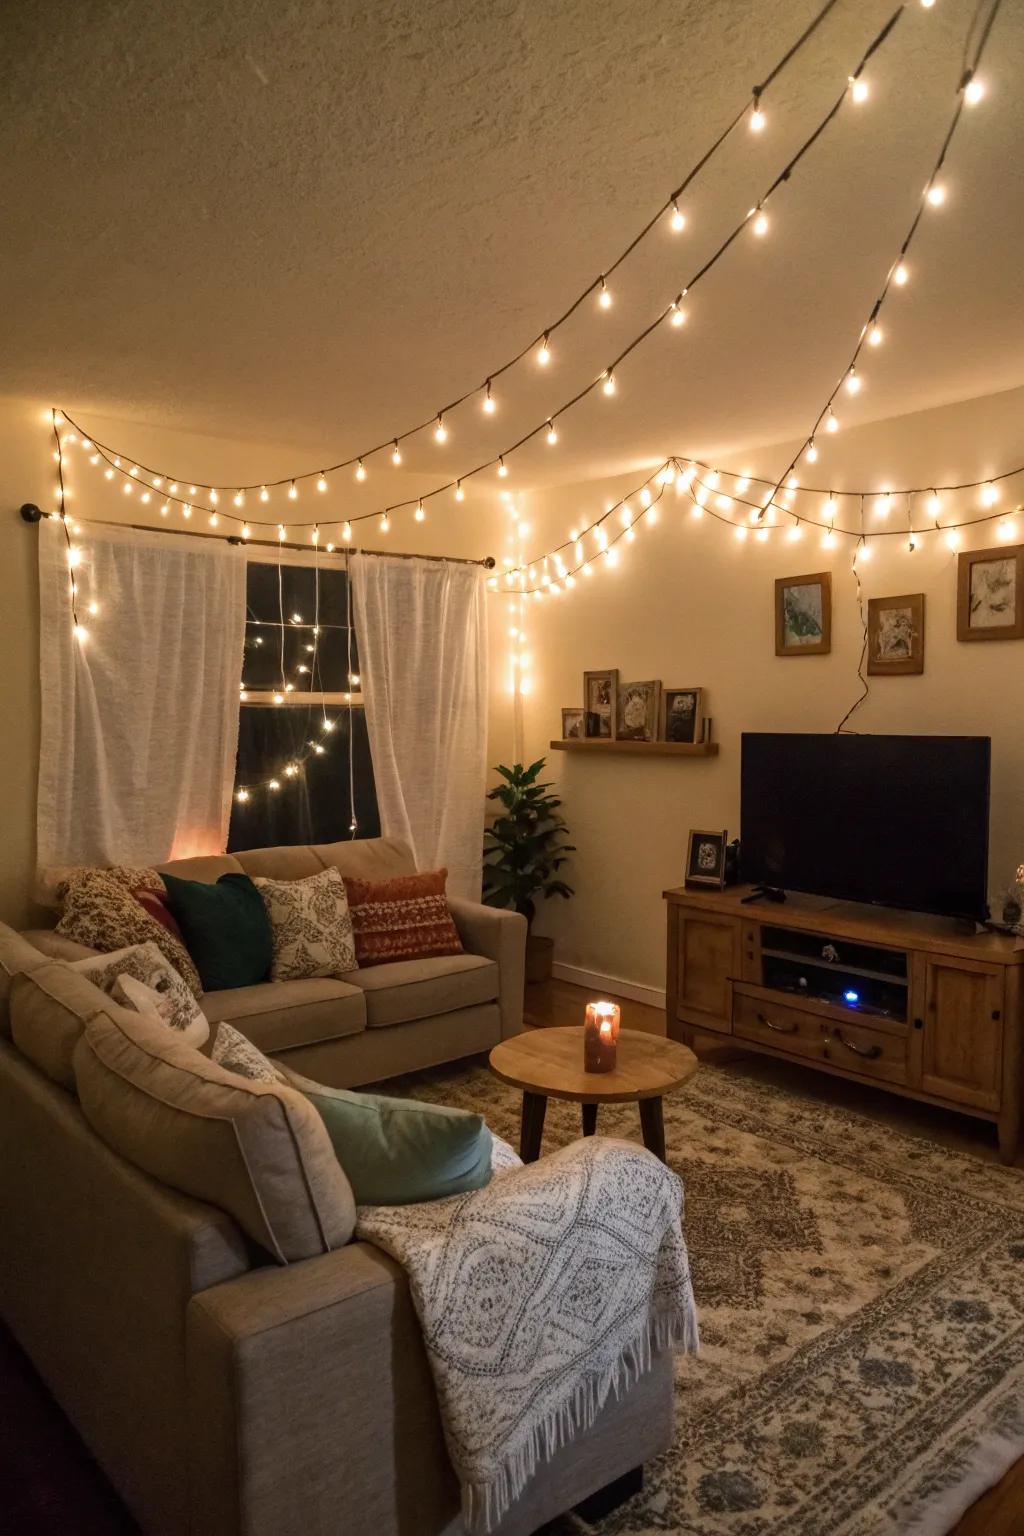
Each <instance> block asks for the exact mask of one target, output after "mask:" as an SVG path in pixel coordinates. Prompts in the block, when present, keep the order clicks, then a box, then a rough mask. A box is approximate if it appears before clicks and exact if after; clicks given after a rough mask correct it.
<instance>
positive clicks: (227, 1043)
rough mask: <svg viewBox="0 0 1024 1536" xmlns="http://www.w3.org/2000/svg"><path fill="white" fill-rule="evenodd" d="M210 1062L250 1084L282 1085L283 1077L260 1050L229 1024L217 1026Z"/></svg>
mask: <svg viewBox="0 0 1024 1536" xmlns="http://www.w3.org/2000/svg"><path fill="white" fill-rule="evenodd" d="M210 1060H211V1061H215V1062H216V1063H217V1065H218V1067H223V1068H224V1070H225V1072H237V1073H238V1076H239V1077H247V1078H248V1079H249V1081H250V1082H251V1083H283V1082H284V1080H285V1079H284V1077H283V1076H282V1074H281V1073H280V1072H279V1071H278V1070H277V1068H276V1067H275V1066H274V1063H273V1062H272V1061H269V1060H268V1059H267V1057H266V1056H264V1054H263V1052H262V1051H261V1050H258V1049H257V1047H256V1046H255V1045H253V1043H252V1041H251V1040H247V1039H246V1037H245V1036H244V1035H241V1034H239V1032H238V1030H237V1029H233V1028H232V1026H231V1025H230V1024H218V1026H217V1035H216V1038H215V1040H214V1042H213V1050H212V1051H211V1052H210Z"/></svg>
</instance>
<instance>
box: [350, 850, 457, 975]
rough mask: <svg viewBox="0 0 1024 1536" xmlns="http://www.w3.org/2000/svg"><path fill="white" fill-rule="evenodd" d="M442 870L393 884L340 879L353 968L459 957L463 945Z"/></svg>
mask: <svg viewBox="0 0 1024 1536" xmlns="http://www.w3.org/2000/svg"><path fill="white" fill-rule="evenodd" d="M447 879H448V871H447V870H446V869H435V870H431V871H430V872H429V873H427V874H420V875H396V876H395V877H394V879H392V880H349V879H347V878H346V880H345V890H346V892H347V893H348V908H349V912H350V913H351V915H352V931H353V933H354V935H355V941H356V964H357V965H359V966H366V965H386V964H387V963H388V961H390V960H425V959H426V958H427V957H428V956H430V955H461V954H462V940H461V939H460V938H459V933H458V929H457V928H456V926H455V922H454V920H453V918H452V914H451V912H450V911H449V910H448V902H447V899H446V897H445V894H444V888H445V881H446V880H447Z"/></svg>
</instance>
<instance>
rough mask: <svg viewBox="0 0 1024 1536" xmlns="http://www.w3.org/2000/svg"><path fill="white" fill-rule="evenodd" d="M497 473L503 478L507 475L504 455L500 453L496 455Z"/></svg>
mask: <svg viewBox="0 0 1024 1536" xmlns="http://www.w3.org/2000/svg"><path fill="white" fill-rule="evenodd" d="M498 474H499V475H500V476H501V478H502V479H503V480H504V479H505V477H506V476H507V475H508V465H507V464H506V463H505V458H504V455H503V454H500V453H499V455H498Z"/></svg>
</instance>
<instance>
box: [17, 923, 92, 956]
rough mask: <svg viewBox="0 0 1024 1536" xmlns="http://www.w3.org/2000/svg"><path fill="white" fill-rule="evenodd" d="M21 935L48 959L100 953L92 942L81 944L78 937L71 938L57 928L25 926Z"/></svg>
mask: <svg viewBox="0 0 1024 1536" xmlns="http://www.w3.org/2000/svg"><path fill="white" fill-rule="evenodd" d="M21 936H22V938H23V939H26V940H27V941H28V943H29V944H31V945H33V946H34V947H35V948H36V949H38V951H39V953H40V954H41V955H45V956H46V958H47V959H48V960H85V959H87V958H88V956H89V955H98V954H99V953H100V951H99V950H98V949H95V948H94V947H93V946H92V945H91V944H79V942H78V940H77V939H69V938H68V936H67V934H64V933H58V932H57V930H56V928H25V929H24V930H23V931H22V935H21Z"/></svg>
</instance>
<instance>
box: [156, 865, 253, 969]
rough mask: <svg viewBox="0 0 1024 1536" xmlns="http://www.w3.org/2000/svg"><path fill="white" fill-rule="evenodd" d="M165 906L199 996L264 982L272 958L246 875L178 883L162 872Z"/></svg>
mask: <svg viewBox="0 0 1024 1536" xmlns="http://www.w3.org/2000/svg"><path fill="white" fill-rule="evenodd" d="M164 883H165V885H166V886H167V905H168V906H169V907H170V909H171V911H172V912H173V913H174V916H175V918H176V919H177V922H178V926H179V927H180V929H181V931H182V933H183V934H184V936H185V943H186V944H187V945H188V952H189V954H190V955H191V956H192V959H193V960H194V961H195V965H196V969H197V970H198V972H199V976H200V979H201V981H202V983H203V990H204V992H220V991H224V990H225V989H227V988H228V987H251V986H254V985H255V984H256V983H257V982H260V981H266V980H267V978H268V977H269V975H270V967H271V964H272V962H273V958H274V939H273V934H272V933H271V929H270V919H269V917H268V916H267V909H266V907H265V906H264V905H263V899H262V897H261V896H260V893H259V891H258V890H257V889H256V887H255V886H254V885H253V883H252V881H251V880H250V879H249V876H248V875H245V874H227V875H221V877H220V879H219V880H218V881H217V882H216V883H215V884H213V885H211V884H210V883H209V881H207V880H181V879H179V878H178V876H177V875H172V874H171V873H170V872H169V871H167V870H165V871H164Z"/></svg>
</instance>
